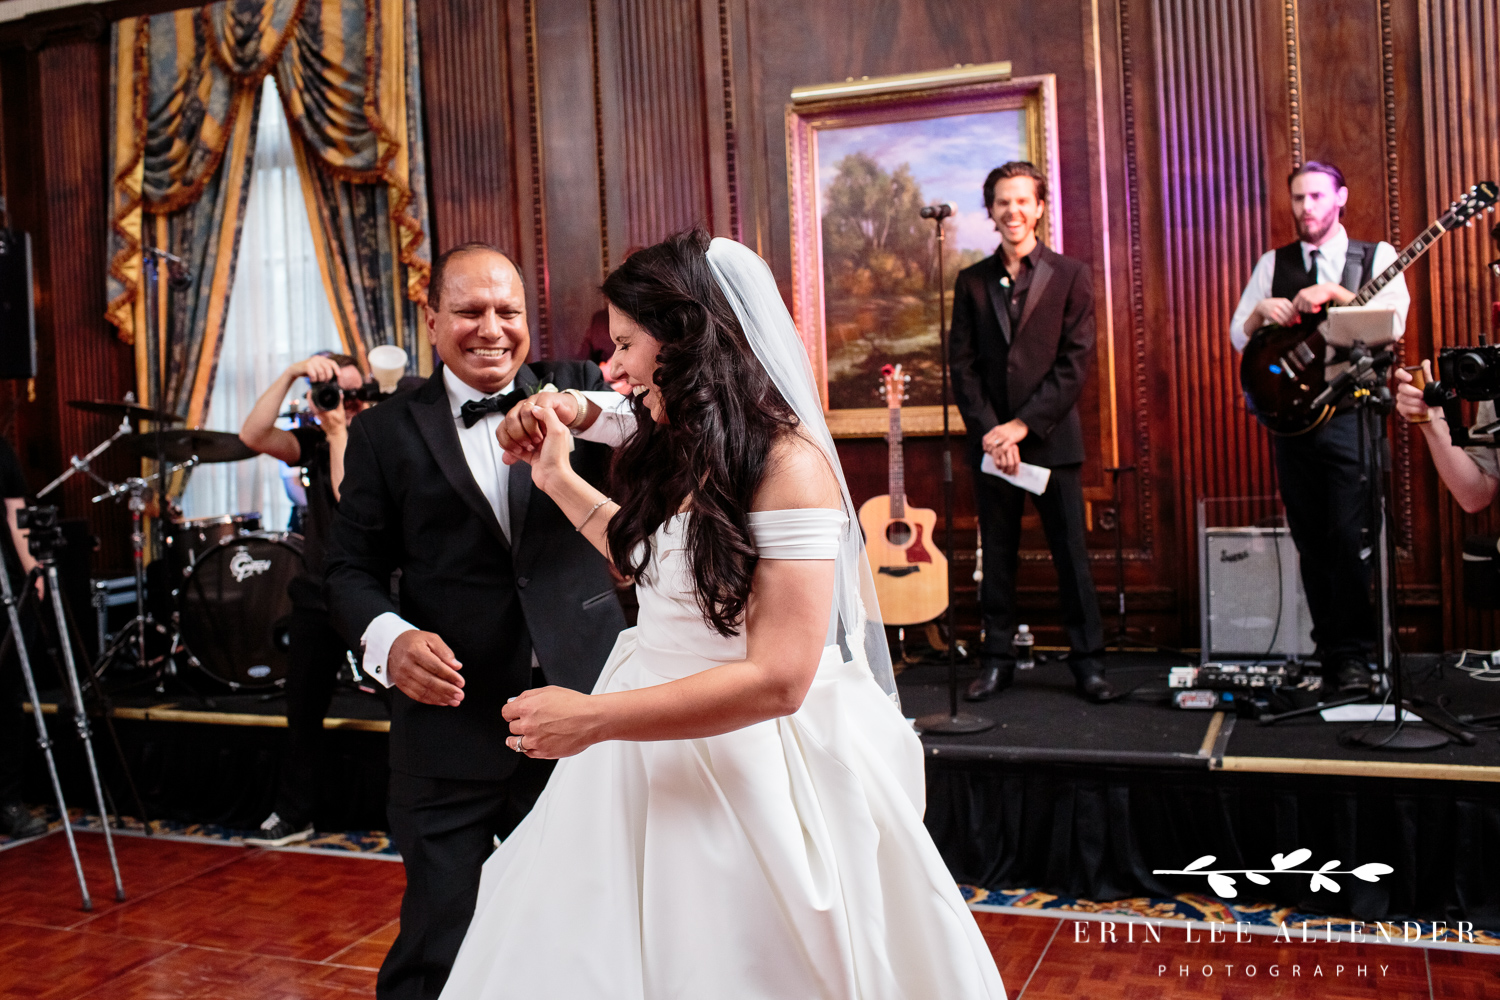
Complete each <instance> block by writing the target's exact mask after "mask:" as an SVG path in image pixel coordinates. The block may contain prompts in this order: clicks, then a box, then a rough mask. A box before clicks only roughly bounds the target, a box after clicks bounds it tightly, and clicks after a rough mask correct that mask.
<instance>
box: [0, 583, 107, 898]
mask: <svg viewBox="0 0 1500 1000" xmlns="http://www.w3.org/2000/svg"><path fill="white" fill-rule="evenodd" d="M26 582H27V585H28V586H29V585H31V578H30V577H28V578H27V581H26ZM0 598H3V600H4V602H5V613H6V616H7V617H8V618H9V619H10V634H9V635H8V636H7V637H6V643H7V644H9V645H12V646H14V647H15V650H16V658H17V659H18V660H19V661H20V663H21V677H22V678H23V679H24V680H25V681H26V697H27V698H28V699H29V700H30V702H31V716H32V718H33V719H34V720H35V722H36V744H37V746H39V747H41V748H42V756H44V757H46V758H47V774H48V776H49V777H51V779H52V794H53V795H54V796H55V797H56V798H57V814H58V815H59V816H60V817H62V826H63V834H64V835H65V836H66V837H67V838H68V853H70V854H71V855H72V856H73V874H74V875H76V876H77V877H78V891H79V893H80V894H81V895H82V896H83V908H84V910H85V911H88V910H92V909H93V908H94V901H93V900H92V899H91V898H89V883H88V879H86V878H84V876H83V862H81V861H80V860H79V859H78V844H77V842H76V841H74V840H73V824H72V823H71V822H70V821H69V819H68V802H67V800H66V799H64V798H63V790H62V781H61V780H60V779H59V778H58V777H57V760H56V758H54V757H53V756H52V738H51V737H50V736H48V735H47V720H46V719H44V718H43V717H42V699H41V698H40V697H39V696H38V695H37V690H36V678H35V677H33V676H32V673H31V655H30V653H29V652H28V651H27V649H26V640H25V638H24V637H23V636H22V634H21V613H20V610H19V609H18V608H17V607H16V598H15V594H14V593H12V591H11V589H10V573H9V572H8V571H6V570H5V569H3V568H0Z"/></svg>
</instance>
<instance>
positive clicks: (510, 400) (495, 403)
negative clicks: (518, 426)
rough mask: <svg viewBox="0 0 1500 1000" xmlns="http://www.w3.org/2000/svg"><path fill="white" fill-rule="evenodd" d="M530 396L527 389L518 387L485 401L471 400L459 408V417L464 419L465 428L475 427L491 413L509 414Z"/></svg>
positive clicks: (489, 397) (484, 399)
mask: <svg viewBox="0 0 1500 1000" xmlns="http://www.w3.org/2000/svg"><path fill="white" fill-rule="evenodd" d="M528 395H530V393H528V392H527V391H526V390H525V389H523V388H521V387H520V386H516V388H514V389H512V390H511V391H510V392H504V393H499V394H497V395H494V396H486V397H484V398H483V399H471V400H469V401H468V402H467V403H465V404H464V405H462V406H460V407H459V408H458V415H459V416H460V417H463V419H464V426H465V427H473V426H474V425H475V424H477V423H479V421H481V420H483V419H484V418H485V417H487V416H489V415H490V414H491V413H509V412H510V408H511V407H512V406H515V405H516V404H517V403H519V402H520V401H521V400H523V399H525V398H526V397H527V396H528Z"/></svg>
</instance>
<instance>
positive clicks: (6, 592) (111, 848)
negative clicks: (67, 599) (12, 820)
mask: <svg viewBox="0 0 1500 1000" xmlns="http://www.w3.org/2000/svg"><path fill="white" fill-rule="evenodd" d="M20 514H21V516H19V517H17V519H16V520H17V524H18V526H19V527H22V528H26V529H28V530H29V532H30V537H29V540H28V545H29V547H30V549H31V554H32V555H33V556H34V557H35V558H36V560H37V563H38V566H37V568H36V569H34V570H32V571H31V573H30V574H29V575H28V576H27V578H26V584H25V586H26V587H27V589H28V590H30V589H32V588H34V587H35V585H36V581H37V579H39V578H40V579H43V580H45V581H46V585H47V594H48V596H49V597H50V598H51V605H52V614H53V617H54V619H55V621H56V624H57V632H58V637H59V646H60V647H61V649H62V661H63V662H62V674H63V682H64V683H65V684H66V685H67V687H68V695H69V697H70V698H71V699H72V702H73V725H74V729H75V731H76V732H77V734H78V739H79V741H80V742H81V743H82V744H83V752H84V759H85V760H86V761H87V762H88V770H89V777H90V779H92V781H93V785H94V799H95V801H96V802H97V804H98V806H99V817H100V819H101V821H102V825H103V827H104V844H105V848H106V850H107V851H108V852H109V864H110V868H111V870H112V871H113V872H114V877H115V899H116V900H122V901H123V900H124V899H125V886H124V884H123V883H122V882H121V880H120V862H119V860H118V858H116V857H115V842H114V836H113V835H112V834H111V833H110V829H109V811H108V810H107V809H106V808H105V805H104V785H103V783H101V782H100V780H99V767H98V764H97V763H96V762H95V760H94V744H93V741H92V739H91V733H90V727H89V717H88V713H87V712H86V711H85V710H84V707H83V691H82V689H81V687H80V686H79V683H78V668H77V664H76V662H75V661H74V658H73V638H72V632H71V630H70V629H69V620H68V615H67V612H66V610H65V609H64V608H63V600H62V589H61V586H60V584H59V581H58V577H57V559H56V549H57V546H58V545H60V544H61V543H62V529H61V528H60V527H59V526H58V524H57V508H56V507H31V508H27V509H26V510H24V511H22V512H20ZM0 594H3V598H4V602H5V609H6V614H7V615H8V617H9V619H10V638H11V641H12V642H13V643H14V645H15V648H16V655H17V658H18V659H19V661H20V664H21V674H22V676H23V677H24V678H25V681H26V695H27V697H28V698H30V699H31V713H32V717H33V718H34V720H35V721H36V729H37V744H38V745H39V746H40V747H41V748H42V753H43V755H44V756H45V757H46V758H47V771H48V773H49V775H50V777H51V779H52V790H53V792H54V794H55V795H56V796H57V809H58V813H59V814H60V815H61V817H62V823H63V830H64V832H65V833H66V834H67V838H68V850H69V851H70V852H71V853H72V856H73V870H74V873H75V874H76V875H77V876H78V889H79V892H80V893H82V895H83V908H84V910H92V909H93V908H94V902H93V900H92V899H91V898H90V897H89V887H88V882H87V881H86V880H85V879H84V875H83V864H82V863H81V862H80V860H79V858H78V845H77V843H76V842H75V841H74V839H73V828H72V825H71V823H70V822H69V819H68V805H67V802H66V801H65V800H64V798H63V792H62V783H61V781H59V779H58V776H57V762H56V760H55V759H54V758H53V755H52V741H51V739H50V738H49V737H48V735H47V724H46V720H44V719H43V718H42V706H41V699H40V697H39V696H38V694H37V688H36V679H35V677H34V676H33V674H32V670H31V657H30V655H29V653H28V651H27V649H26V641H25V638H24V636H23V635H22V633H21V615H20V611H19V608H18V607H17V602H16V599H15V595H14V594H13V593H12V591H11V587H10V576H9V574H8V573H7V572H5V571H4V570H3V569H0ZM122 763H123V761H122ZM117 818H118V816H117Z"/></svg>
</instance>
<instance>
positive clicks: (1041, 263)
mask: <svg viewBox="0 0 1500 1000" xmlns="http://www.w3.org/2000/svg"><path fill="white" fill-rule="evenodd" d="M1052 274H1053V267H1052V264H1051V262H1049V261H1048V260H1047V255H1046V254H1045V253H1043V254H1040V255H1038V257H1037V262H1036V272H1035V273H1034V274H1032V276H1031V288H1030V289H1029V290H1028V291H1027V292H1026V308H1024V309H1022V310H1021V327H1020V328H1021V329H1023V330H1024V329H1025V328H1026V321H1027V320H1028V319H1030V318H1031V314H1032V313H1033V312H1035V311H1036V304H1037V303H1038V302H1040V301H1042V295H1043V293H1045V292H1046V290H1047V282H1049V281H1051V280H1052Z"/></svg>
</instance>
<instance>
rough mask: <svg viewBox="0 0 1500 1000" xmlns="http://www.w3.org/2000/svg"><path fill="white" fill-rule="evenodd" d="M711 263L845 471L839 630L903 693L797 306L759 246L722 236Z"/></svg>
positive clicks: (790, 396) (859, 656) (801, 414)
mask: <svg viewBox="0 0 1500 1000" xmlns="http://www.w3.org/2000/svg"><path fill="white" fill-rule="evenodd" d="M708 266H709V267H710V268H711V269H712V270H713V275H714V279H715V280H716V281H718V283H719V287H720V288H721V289H723V291H724V295H725V297H726V298H728V299H729V305H730V306H731V307H732V308H733V309H734V315H735V317H736V318H737V319H738V320H739V321H740V326H741V327H743V328H744V330H745V336H746V337H747V338H748V339H749V341H750V348H751V350H753V351H754V352H755V357H756V358H757V360H759V361H760V363H761V366H762V367H764V368H765V370H766V373H767V374H769V375H770V376H771V381H773V382H774V383H776V388H777V389H778V390H779V391H780V392H781V395H782V398H783V399H785V400H786V401H787V403H788V404H789V405H790V406H791V408H792V411H793V412H794V413H796V414H797V419H798V420H799V421H800V422H801V424H802V426H803V428H805V429H806V430H807V432H808V433H809V434H811V435H812V437H813V440H815V441H817V442H818V444H819V445H820V446H822V448H823V450H824V452H826V453H827V455H828V460H829V462H831V463H832V465H833V471H834V473H835V474H836V475H837V476H838V478H839V491H840V492H841V493H842V494H843V497H844V513H846V514H847V515H848V516H849V521H848V523H847V524H846V525H845V526H844V534H843V537H842V538H841V539H840V540H839V554H838V559H837V562H836V568H837V575H836V583H835V587H834V595H833V600H834V606H835V607H836V608H837V609H838V615H839V625H840V632H841V634H842V635H843V636H844V639H845V645H846V646H847V648H848V650H849V653H850V654H851V656H852V657H853V658H854V660H855V662H857V663H864V664H865V665H867V666H868V667H869V668H870V672H871V673H872V674H873V675H874V677H875V680H876V681H877V682H878V683H879V684H880V686H881V687H882V688H883V689H885V692H886V693H887V694H889V695H890V696H891V698H892V700H896V675H895V672H894V671H893V670H892V669H891V651H890V647H889V646H888V645H887V643H886V639H885V626H884V624H882V622H881V620H880V605H879V603H878V602H877V601H876V599H875V581H874V578H873V577H871V575H870V562H869V560H868V559H867V558H865V542H864V537H863V536H862V535H861V533H860V529H859V517H858V511H856V510H855V508H854V503H853V501H852V500H850V498H849V484H848V483H847V482H846V481H845V480H844V469H843V466H842V465H840V464H839V455H838V451H837V450H836V449H835V448H834V446H833V435H832V434H830V433H829V432H828V422H827V421H825V420H824V419H823V400H822V397H821V395H820V394H819V393H818V387H817V383H815V382H814V381H813V372H812V366H811V365H810V364H809V363H808V360H807V349H806V348H805V347H804V346H803V344H802V338H801V337H799V336H798V335H797V327H796V326H795V324H793V323H792V317H791V314H790V313H788V312H787V310H786V305H785V304H784V303H783V302H782V301H781V293H780V292H779V291H777V289H776V279H775V278H774V277H772V275H771V269H770V268H769V267H767V266H766V262H765V261H763V260H761V259H760V257H759V255H757V254H756V253H755V251H753V250H751V249H750V248H749V247H747V246H745V245H744V244H742V243H736V242H735V241H734V240H726V239H723V238H722V237H721V238H717V239H715V240H714V241H713V242H712V243H710V244H709V247H708Z"/></svg>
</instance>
